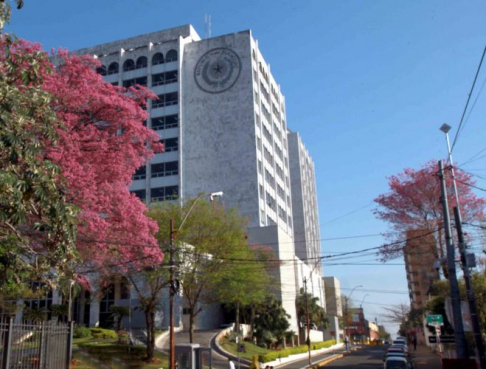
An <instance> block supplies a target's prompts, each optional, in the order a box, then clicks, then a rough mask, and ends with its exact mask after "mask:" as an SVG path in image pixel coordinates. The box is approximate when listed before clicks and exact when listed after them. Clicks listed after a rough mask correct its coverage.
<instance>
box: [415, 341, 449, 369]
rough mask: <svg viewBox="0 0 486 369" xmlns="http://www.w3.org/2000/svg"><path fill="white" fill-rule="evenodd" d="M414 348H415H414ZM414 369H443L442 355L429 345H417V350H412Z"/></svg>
mask: <svg viewBox="0 0 486 369" xmlns="http://www.w3.org/2000/svg"><path fill="white" fill-rule="evenodd" d="M412 350H413V348H412ZM411 354H412V358H413V365H414V369H441V368H442V362H441V359H440V357H439V356H438V355H437V354H436V353H434V352H433V351H432V350H431V349H430V348H428V347H427V346H417V351H412V352H411Z"/></svg>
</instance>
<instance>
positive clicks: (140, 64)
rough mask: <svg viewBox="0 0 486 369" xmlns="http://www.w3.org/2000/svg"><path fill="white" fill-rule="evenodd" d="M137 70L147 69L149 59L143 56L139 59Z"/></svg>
mask: <svg viewBox="0 0 486 369" xmlns="http://www.w3.org/2000/svg"><path fill="white" fill-rule="evenodd" d="M136 67H137V69H142V68H147V57H146V56H141V57H140V58H138V59H137V65H136Z"/></svg>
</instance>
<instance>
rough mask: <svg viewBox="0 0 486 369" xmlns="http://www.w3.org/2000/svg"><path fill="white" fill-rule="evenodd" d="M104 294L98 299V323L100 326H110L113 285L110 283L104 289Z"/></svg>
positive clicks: (113, 298) (113, 295)
mask: <svg viewBox="0 0 486 369" xmlns="http://www.w3.org/2000/svg"><path fill="white" fill-rule="evenodd" d="M103 292H104V296H103V298H102V299H101V301H100V315H99V324H100V327H101V328H108V327H109V326H110V317H111V314H112V313H111V311H110V307H111V306H112V305H115V285H114V284H110V285H109V286H108V287H106V288H105V289H104V290H103Z"/></svg>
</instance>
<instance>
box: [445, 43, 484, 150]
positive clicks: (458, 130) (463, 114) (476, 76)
mask: <svg viewBox="0 0 486 369" xmlns="http://www.w3.org/2000/svg"><path fill="white" fill-rule="evenodd" d="M485 54H486V47H485V48H484V50H483V55H482V56H481V61H480V62H479V66H478V69H477V71H476V75H475V77H474V81H473V84H472V86H471V91H470V92H469V96H468V97H467V101H466V106H465V107H464V111H463V112H462V117H461V121H460V122H459V127H458V128H457V132H456V136H455V137H454V141H453V142H452V148H451V153H452V151H453V150H454V146H455V145H456V142H457V139H458V138H459V134H460V132H461V128H462V123H463V120H464V116H465V115H466V111H467V107H468V105H469V101H470V100H471V96H472V93H473V90H474V86H475V85H476V80H477V79H478V75H479V71H480V70H481V65H482V64H483V59H484V55H485Z"/></svg>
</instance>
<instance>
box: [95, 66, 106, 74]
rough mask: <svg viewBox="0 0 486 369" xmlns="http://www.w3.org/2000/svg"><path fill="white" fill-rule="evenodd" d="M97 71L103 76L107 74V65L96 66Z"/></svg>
mask: <svg viewBox="0 0 486 369" xmlns="http://www.w3.org/2000/svg"><path fill="white" fill-rule="evenodd" d="M96 73H98V74H101V75H102V76H106V66H104V65H102V66H100V67H98V68H96Z"/></svg>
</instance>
